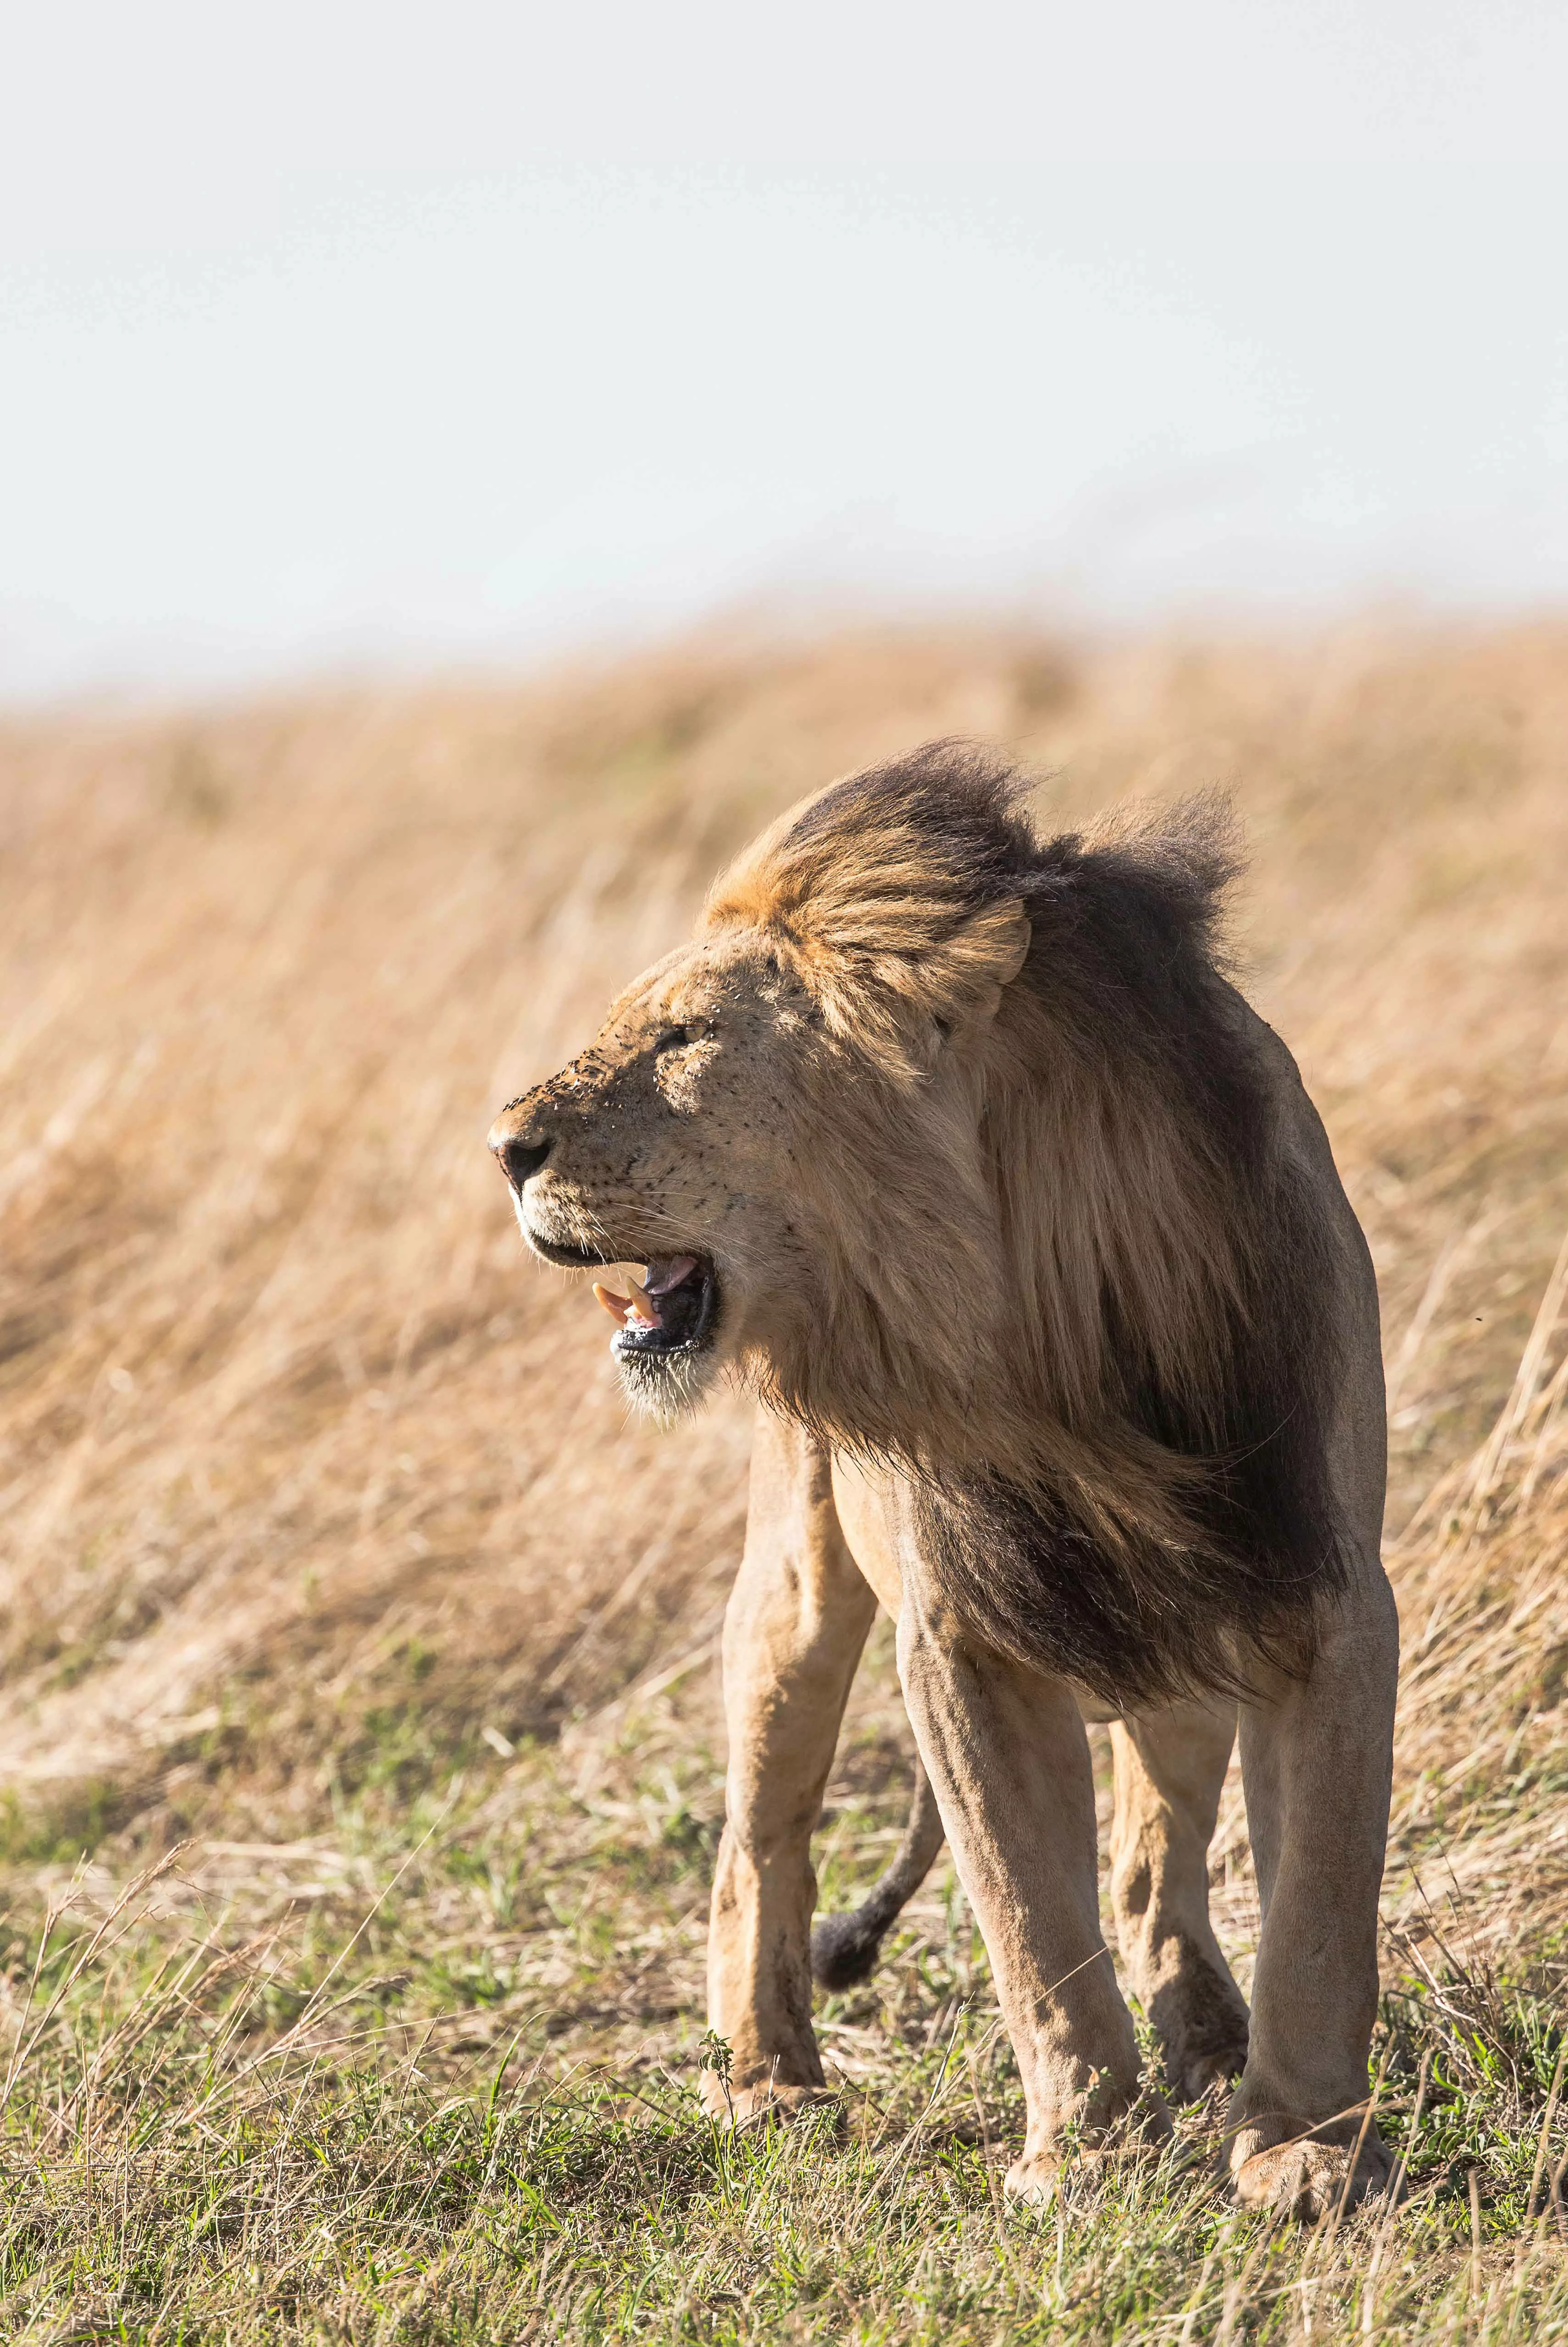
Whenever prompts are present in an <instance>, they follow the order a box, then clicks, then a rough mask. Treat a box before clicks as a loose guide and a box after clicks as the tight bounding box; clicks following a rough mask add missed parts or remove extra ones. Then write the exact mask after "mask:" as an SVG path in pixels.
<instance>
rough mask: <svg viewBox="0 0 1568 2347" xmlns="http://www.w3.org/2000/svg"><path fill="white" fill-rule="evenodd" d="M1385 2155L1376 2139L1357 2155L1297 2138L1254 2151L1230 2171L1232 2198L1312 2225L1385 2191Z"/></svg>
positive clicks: (1342, 2147)
mask: <svg viewBox="0 0 1568 2347" xmlns="http://www.w3.org/2000/svg"><path fill="white" fill-rule="evenodd" d="M1389 2165H1390V2164H1389V2154H1388V2152H1387V2150H1386V2149H1385V2147H1384V2146H1383V2145H1382V2143H1381V2142H1380V2141H1379V2140H1378V2137H1376V2136H1368V2138H1367V2140H1366V2141H1365V2142H1364V2143H1363V2144H1362V2145H1361V2147H1360V2149H1359V2151H1358V2150H1357V2148H1356V2147H1355V2146H1354V2145H1353V2144H1339V2143H1314V2142H1312V2141H1311V2140H1310V2139H1307V2140H1302V2139H1299V2138H1298V2139H1297V2140H1296V2141H1295V2142H1292V2143H1276V2144H1274V2145H1272V2146H1271V2147H1269V2149H1267V2150H1266V2151H1255V2152H1254V2153H1253V2154H1252V2156H1251V2157H1250V2158H1247V2159H1244V2160H1242V2161H1241V2163H1240V2165H1239V2166H1238V2167H1237V2168H1235V2171H1234V2173H1233V2175H1232V2178H1231V2182H1232V2185H1233V2187H1234V2188H1235V2196H1236V2198H1237V2199H1238V2200H1239V2201H1240V2202H1241V2203H1242V2205H1243V2207H1244V2208H1247V2209H1267V2210H1268V2211H1269V2213H1270V2214H1271V2215H1273V2216H1276V2217H1279V2218H1292V2217H1294V2218H1296V2219H1297V2220H1298V2221H1299V2222H1301V2223H1302V2224H1306V2225H1315V2224H1317V2221H1318V2219H1320V2218H1323V2217H1326V2216H1328V2215H1330V2214H1331V2213H1332V2212H1333V2211H1335V2210H1336V2209H1344V2210H1349V2209H1354V2208H1355V2207H1356V2206H1357V2204H1358V2202H1359V2201H1362V2200H1365V2199H1367V2198H1369V2197H1370V2196H1371V2195H1372V2194H1373V2193H1377V2192H1382V2191H1385V2190H1387V2188H1388V2183H1389Z"/></svg>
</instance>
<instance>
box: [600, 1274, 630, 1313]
mask: <svg viewBox="0 0 1568 2347" xmlns="http://www.w3.org/2000/svg"><path fill="white" fill-rule="evenodd" d="M593 1294H594V1301H595V1302H596V1303H598V1304H602V1305H603V1307H604V1308H605V1310H606V1311H607V1312H608V1313H609V1315H610V1318H611V1319H612V1320H617V1321H620V1320H624V1319H625V1317H626V1315H627V1313H628V1312H629V1311H630V1308H631V1298H630V1296H617V1294H616V1292H615V1290H614V1288H613V1287H606V1286H605V1285H604V1283H603V1281H602V1280H598V1279H596V1280H595V1281H594V1283H593Z"/></svg>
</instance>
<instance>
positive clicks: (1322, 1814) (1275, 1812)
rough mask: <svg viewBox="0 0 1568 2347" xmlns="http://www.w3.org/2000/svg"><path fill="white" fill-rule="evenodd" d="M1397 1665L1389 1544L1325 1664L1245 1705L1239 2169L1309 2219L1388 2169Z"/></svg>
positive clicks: (1324, 1627) (1326, 1623) (1247, 2182)
mask: <svg viewBox="0 0 1568 2347" xmlns="http://www.w3.org/2000/svg"><path fill="white" fill-rule="evenodd" d="M1398 1672H1399V1622H1398V1618H1397V1616H1396V1614H1395V1611H1394V1600H1393V1595H1392V1593H1391V1592H1390V1590H1389V1584H1388V1582H1387V1580H1386V1579H1385V1578H1384V1575H1383V1571H1382V1568H1381V1566H1380V1565H1379V1564H1378V1561H1377V1558H1376V1556H1375V1555H1374V1556H1372V1557H1371V1558H1370V1559H1369V1560H1368V1561H1367V1562H1366V1563H1364V1564H1363V1566H1362V1567H1361V1569H1360V1572H1359V1575H1358V1583H1357V1584H1356V1586H1354V1587H1353V1588H1352V1589H1351V1590H1350V1591H1349V1592H1348V1594H1347V1595H1346V1596H1345V1597H1344V1599H1342V1600H1341V1601H1339V1602H1338V1603H1337V1604H1335V1605H1333V1606H1332V1607H1329V1608H1327V1609H1326V1612H1325V1616H1324V1619H1323V1622H1322V1624H1321V1634H1320V1638H1319V1643H1318V1649H1317V1657H1316V1660H1315V1661H1314V1663H1313V1665H1312V1669H1311V1672H1310V1674H1309V1675H1308V1676H1307V1677H1306V1678H1304V1679H1300V1680H1293V1681H1290V1682H1288V1683H1286V1684H1284V1685H1283V1686H1280V1687H1279V1688H1278V1690H1277V1691H1276V1694H1275V1696H1274V1697H1273V1699H1272V1700H1270V1701H1260V1702H1256V1703H1250V1704H1247V1705H1245V1706H1243V1709H1242V1715H1241V1758H1242V1778H1243V1782H1244V1784H1245V1789H1246V1807H1247V1824H1248V1828H1249V1830H1250V1832H1251V1836H1252V1847H1253V1858H1254V1861H1255V1866H1256V1869H1257V1883H1258V1894H1259V1899H1260V1902H1261V1905H1262V1909H1263V1933H1262V1937H1261V1940H1260V1942H1259V1945H1258V1953H1257V1970H1256V1973H1255V1978H1254V1983H1253V1993H1252V2045H1251V2051H1250V2053H1249V2055H1248V2057H1247V2064H1246V2068H1245V2071H1244V2072H1243V2074H1242V2080H1241V2084H1240V2086H1238V2087H1237V2089H1236V2093H1235V2099H1234V2101H1233V2102H1232V2105H1231V2111H1230V2118H1229V2122H1228V2127H1229V2132H1230V2137H1231V2168H1232V2171H1233V2173H1234V2176H1235V2188H1236V2192H1237V2196H1238V2198H1241V2199H1243V2200H1245V2201H1249V2202H1253V2203H1255V2204H1259V2205H1266V2206H1270V2207H1274V2208H1276V2209H1280V2210H1282V2211H1290V2210H1294V2211H1295V2213H1296V2214H1297V2215H1300V2216H1304V2217H1307V2218H1309V2219H1310V2218H1313V2217H1316V2216H1317V2215H1319V2214H1321V2213H1323V2212H1324V2211H1325V2210H1326V2209H1328V2208H1330V2207H1332V2206H1333V2205H1335V2204H1336V2203H1337V2202H1339V2201H1341V2200H1342V2201H1344V2202H1345V2203H1347V2204H1349V2203H1353V2202H1355V2201H1356V2200H1358V2199H1359V2198H1361V2197H1362V2196H1363V2194H1365V2193H1366V2192H1368V2191H1369V2190H1376V2189H1378V2188H1379V2187H1380V2186H1381V2185H1382V2184H1383V2183H1384V2182H1385V2181H1386V2180H1387V2178H1388V2174H1389V2157H1388V2154H1387V2152H1386V2151H1385V2150H1384V2147H1383V2145H1382V2142H1381V2140H1380V2138H1379V2137H1378V2131H1377V2127H1376V2126H1375V2125H1374V2124H1373V2123H1372V2121H1371V2119H1370V2117H1369V2116H1368V2110H1367V2099H1368V2076H1367V2064H1368V2050H1369V2047H1370V2045H1371V2037H1372V2024H1373V2022H1374V2021H1375V2019H1376V2017H1377V2010H1378V1889H1379V1886H1380V1883H1381V1881H1382V1873H1383V1847H1384V1840H1385V1838H1386V1835H1387V1831H1388V1822H1389V1788H1390V1784H1391V1780H1392V1774H1393V1728H1394V1695H1395V1687H1396V1682H1397V1678H1398Z"/></svg>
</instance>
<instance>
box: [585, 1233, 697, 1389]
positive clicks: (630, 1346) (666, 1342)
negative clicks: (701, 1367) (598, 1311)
mask: <svg viewBox="0 0 1568 2347" xmlns="http://www.w3.org/2000/svg"><path fill="white" fill-rule="evenodd" d="M647 1269H648V1276H647V1279H646V1281H645V1282H644V1283H643V1284H642V1285H641V1286H639V1284H638V1282H637V1281H636V1280H635V1279H634V1280H632V1282H631V1283H630V1285H631V1293H630V1296H618V1295H617V1294H616V1292H615V1290H614V1289H613V1288H610V1287H605V1286H601V1285H598V1284H596V1285H595V1287H594V1291H593V1292H594V1294H595V1296H597V1297H598V1298H599V1300H600V1303H601V1304H602V1305H603V1307H604V1308H605V1310H606V1311H607V1312H608V1313H609V1314H610V1317H611V1319H612V1320H614V1321H616V1322H617V1323H618V1324H619V1325H618V1327H617V1329H616V1333H615V1335H614V1336H613V1337H611V1339H610V1350H611V1351H612V1352H613V1353H614V1354H615V1356H616V1358H617V1359H618V1360H620V1362H621V1363H622V1364H623V1365H624V1366H630V1364H632V1363H633V1362H636V1363H644V1362H646V1363H648V1364H650V1365H651V1364H653V1363H654V1362H661V1361H671V1360H673V1359H674V1358H675V1357H676V1356H679V1355H690V1354H692V1353H694V1352H697V1351H698V1350H700V1348H702V1346H703V1345H705V1344H706V1343H707V1342H708V1340H709V1338H710V1337H712V1333H713V1324H714V1322H715V1320H716V1319H717V1317H718V1310H719V1281H718V1275H717V1274H716V1273H715V1271H714V1269H713V1266H712V1263H710V1262H709V1260H708V1258H707V1257H706V1256H705V1255H656V1256H655V1257H654V1258H653V1260H652V1261H651V1263H650V1264H649V1265H648V1267H647Z"/></svg>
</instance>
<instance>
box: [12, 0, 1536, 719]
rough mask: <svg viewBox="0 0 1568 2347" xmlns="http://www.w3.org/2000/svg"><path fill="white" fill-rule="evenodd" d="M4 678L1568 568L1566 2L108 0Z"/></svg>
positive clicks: (56, 95) (26, 14)
mask: <svg viewBox="0 0 1568 2347" xmlns="http://www.w3.org/2000/svg"><path fill="white" fill-rule="evenodd" d="M0 66H3V72H0V272H3V275H0V282H3V286H4V297H3V306H0V694H5V695H8V696H11V697H32V696H36V695H40V694H41V695H50V694H56V693H65V694H75V693H77V692H83V691H87V692H93V691H97V690H99V689H104V688H109V689H124V688H130V689H133V690H151V691H155V692H168V691H180V690H185V689H202V690H205V689H210V688H211V687H213V686H218V687H223V688H227V687H229V686H231V685H242V684H244V683H246V682H251V681H255V680H272V679H274V678H278V677H287V676H292V675H294V674H310V673H313V672H321V671H326V672H331V673H336V672H343V671H364V670H380V669H387V668H391V669H396V670H404V671H418V670H422V669H428V668H432V667H450V666H452V665H455V664H457V665H462V664H468V663H472V662H475V661H486V662H496V661H499V662H512V663H516V662H518V661H534V660H537V659H538V658H540V657H542V656H544V655H545V654H547V653H548V652H549V651H552V650H555V649H557V648H559V647H562V646H566V645H575V644H579V643H582V642H585V641H595V640H596V639H603V638H606V637H618V636H621V635H625V634H629V633H630V634H635V633H639V632H646V631H648V630H657V629H661V628H666V627H669V626H672V625H680V624H683V623H685V622H686V621H688V620H694V619H699V618H701V617H702V616H703V615H705V614H706V613H708V612H710V611H712V610H722V609H723V608H725V607H726V606H733V605H734V604H736V603H753V604H755V603H761V604H762V605H764V607H765V606H767V605H768V604H770V603H778V604H781V605H784V606H785V607H787V608H788V609H789V610H792V611H794V612H799V611H801V610H811V609H812V608H813V607H815V606H822V605H827V606H830V607H836V606H838V605H842V604H846V603H847V604H854V603H856V602H857V601H858V602H859V603H861V604H869V605H871V606H873V607H875V608H878V609H907V608H910V607H911V606H925V607H930V606H942V605H948V606H957V607H959V608H963V607H966V606H968V607H971V608H972V607H974V606H975V605H977V604H979V605H981V606H985V605H989V604H1000V605H1006V606H1008V607H1009V608H1010V609H1014V610H1027V611H1031V612H1038V613H1040V614H1042V615H1045V616H1048V617H1053V616H1059V615H1060V616H1065V617H1068V618H1071V619H1073V620H1091V621H1106V620H1109V621H1112V622H1114V621H1127V620H1130V621H1141V620H1147V619H1149V618H1151V617H1154V618H1165V617H1170V616H1173V615H1187V614H1203V615H1209V614H1213V613H1216V612H1217V613H1224V614H1230V615H1239V616H1242V617H1252V616H1263V617H1269V616H1271V615H1277V614H1279V613H1280V612H1282V611H1284V612H1286V613H1290V612H1294V611H1296V610H1307V611H1312V612H1317V611H1320V610H1325V609H1340V608H1345V607H1354V606H1356V605H1357V604H1358V603H1365V602H1367V601H1369V600H1386V599H1388V598H1389V597H1390V596H1392V597H1396V598H1404V599H1409V600H1415V601H1418V602H1431V603H1438V604H1440V605H1443V606H1459V607H1461V608H1475V609H1481V610H1498V609H1508V608H1514V607H1519V606H1527V607H1528V606H1532V605H1539V604H1542V603H1553V602H1565V601H1568V265H1565V261H1564V241H1565V239H1564V230H1565V228H1568V130H1565V123H1568V9H1564V8H1563V6H1562V5H1559V0H1552V4H1551V5H1547V0H1462V5H1460V0H1357V4H1356V5H1345V4H1344V0H1299V4H1298V5H1279V0H1184V5H1180V6H1173V5H1169V0H1166V5H1153V0H1099V5H1078V6H1075V7H1072V8H1068V7H1065V6H1061V5H1052V0H1045V4H1044V5H1039V4H1038V0H1037V5H1033V6H1025V5H1002V0H982V4H981V5H976V4H975V0H969V5H966V6H964V7H962V8H959V7H945V8H939V7H935V6H931V5H923V0H902V5H897V6H892V5H882V0H875V4H874V5H856V0H838V5H832V6H825V5H818V0H804V5H803V0H794V5H791V6H790V7H788V8H779V9H775V10H766V11H764V10H762V9H757V8H747V7H743V6H741V7H737V6H735V5H727V6H723V7H721V6H717V5H709V4H708V0H698V4H697V5H682V0H671V5H665V6H663V7H653V6H650V5H646V0H644V5H638V6H631V5H625V0H601V5H581V6H578V7H575V8H570V7H569V8H563V7H561V6H559V5H555V6H551V7H549V8H544V7H540V6H538V5H532V0H512V5H488V0H443V5H440V6H439V7H437V6H435V5H426V6H422V7H416V6H411V5H400V0H378V5H375V6H374V7H373V6H370V5H363V0H312V5H308V6H306V5H298V4H297V0H269V5H268V6H266V7H265V8H259V7H258V8H250V9H244V10H241V9H237V8H233V7H227V6H222V5H216V6H215V5H212V0H203V5H171V0H138V5H135V6H128V5H125V0H116V5H102V0H99V4H98V5H77V0H54V5H49V6H47V7H45V6H34V7H31V8H28V9H26V10H24V9H23V8H21V7H20V6H16V7H13V8H11V9H10V10H8V11H7V12H6V26H5V34H4V39H3V43H0Z"/></svg>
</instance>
